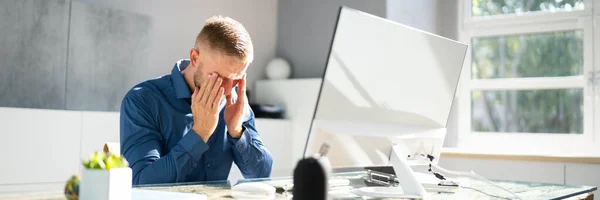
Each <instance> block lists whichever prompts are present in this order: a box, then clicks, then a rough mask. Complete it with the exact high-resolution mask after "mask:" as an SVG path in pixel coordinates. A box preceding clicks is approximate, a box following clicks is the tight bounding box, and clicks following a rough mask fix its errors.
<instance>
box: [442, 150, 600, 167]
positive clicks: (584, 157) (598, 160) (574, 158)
mask: <svg viewBox="0 0 600 200" xmlns="http://www.w3.org/2000/svg"><path fill="white" fill-rule="evenodd" d="M441 158H442V159H443V158H469V159H492V160H518V161H538V162H564V163H585V164H600V155H599V154H568V155H567V154H565V155H556V154H553V155H544V154H526V153H503V152H492V151H481V150H472V149H461V148H443V149H442V152H441Z"/></svg>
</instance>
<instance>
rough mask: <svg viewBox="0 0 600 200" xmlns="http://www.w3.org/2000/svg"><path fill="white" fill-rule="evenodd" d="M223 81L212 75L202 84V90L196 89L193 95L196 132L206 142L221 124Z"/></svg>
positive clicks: (193, 128) (194, 128)
mask: <svg viewBox="0 0 600 200" xmlns="http://www.w3.org/2000/svg"><path fill="white" fill-rule="evenodd" d="M222 82H223V79H222V78H221V77H219V76H218V75H217V74H215V73H211V74H210V75H209V76H208V77H207V78H206V79H204V81H203V83H202V88H198V87H194V94H192V115H193V116H194V126H193V127H192V130H194V132H196V133H197V134H198V135H199V136H200V138H202V140H203V141H204V142H206V141H208V138H210V136H211V135H212V134H213V132H214V131H215V128H216V127H217V124H218V123H219V102H220V101H221V98H222V97H223V92H224V88H223V87H221V83H222Z"/></svg>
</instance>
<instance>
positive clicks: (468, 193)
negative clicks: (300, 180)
mask: <svg viewBox="0 0 600 200" xmlns="http://www.w3.org/2000/svg"><path fill="white" fill-rule="evenodd" d="M365 176H366V172H347V173H336V174H334V176H333V178H342V179H348V180H350V187H340V188H339V189H332V190H330V194H331V196H332V197H333V199H362V198H361V197H359V196H356V195H354V194H352V193H351V192H350V190H352V189H355V188H360V187H365V186H367V182H366V181H364V179H363V178H364V177H365ZM291 178H292V177H279V178H267V179H247V180H241V181H239V182H238V183H241V182H255V181H258V182H263V181H278V180H289V181H292V180H291ZM492 182H494V183H495V184H497V185H499V186H501V187H504V188H506V189H508V190H510V191H511V192H514V193H515V194H517V195H519V197H520V198H521V199H532V200H533V199H565V198H570V197H575V196H580V195H585V194H588V193H591V192H593V191H595V190H596V189H597V188H596V187H595V186H574V185H560V184H545V183H529V182H517V181H492ZM235 184H237V183H235ZM235 184H233V183H231V182H229V181H213V182H197V183H178V184H158V185H144V186H138V187H137V188H139V189H145V190H160V191H176V192H192V193H200V194H206V195H207V196H208V198H209V199H232V198H233V197H232V196H231V191H230V188H231V187H232V186H233V185H235ZM431 197H432V199H512V198H514V197H513V196H512V195H511V194H509V193H507V192H504V191H502V190H500V189H497V188H496V187H493V186H491V185H489V184H487V183H485V182H481V181H468V183H465V181H462V182H461V187H460V188H459V189H458V191H457V192H455V193H452V194H449V193H444V194H440V193H431ZM276 199H292V196H291V192H289V193H288V192H282V193H278V194H277V197H276Z"/></svg>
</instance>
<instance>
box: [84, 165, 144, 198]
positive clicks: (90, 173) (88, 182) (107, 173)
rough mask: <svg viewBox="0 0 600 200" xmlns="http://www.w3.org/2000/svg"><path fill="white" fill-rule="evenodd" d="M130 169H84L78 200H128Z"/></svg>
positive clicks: (129, 195) (129, 193) (129, 194)
mask: <svg viewBox="0 0 600 200" xmlns="http://www.w3.org/2000/svg"><path fill="white" fill-rule="evenodd" d="M131 180H132V179H131V168H129V167H126V168H114V169H111V170H102V169H84V170H83V174H82V177H81V183H80V184H81V185H80V191H79V199H80V200H116V199H119V200H130V199H131Z"/></svg>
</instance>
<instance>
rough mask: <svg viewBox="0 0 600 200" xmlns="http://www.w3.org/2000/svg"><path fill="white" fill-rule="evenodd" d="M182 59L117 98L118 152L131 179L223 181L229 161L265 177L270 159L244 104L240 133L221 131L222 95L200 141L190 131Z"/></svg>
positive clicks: (251, 175) (254, 175) (250, 173)
mask: <svg viewBox="0 0 600 200" xmlns="http://www.w3.org/2000/svg"><path fill="white" fill-rule="evenodd" d="M188 64H189V60H180V61H178V62H177V63H176V64H175V66H174V67H173V71H172V73H171V75H165V76H162V77H159V78H156V79H152V80H147V81H144V82H142V83H140V84H138V85H136V86H134V87H133V88H132V89H131V90H130V91H129V92H127V94H126V95H125V97H124V98H123V102H122V104H121V115H120V119H121V122H120V123H121V131H120V132H121V134H120V136H121V153H122V154H123V156H124V157H125V158H126V159H127V161H128V162H129V165H130V167H131V169H132V171H133V184H134V185H137V184H151V183H174V182H192V181H209V180H225V179H227V178H228V175H229V171H230V169H231V166H232V163H233V162H235V164H236V165H237V167H238V168H239V169H240V171H241V172H242V175H243V176H244V177H245V178H263V177H269V176H270V174H271V166H272V163H273V161H272V158H271V154H270V153H269V151H268V150H267V149H266V148H265V146H264V145H263V142H262V139H261V138H260V136H259V135H258V133H257V131H256V128H255V125H254V113H253V112H252V110H251V109H250V106H246V108H247V109H248V110H247V112H245V113H246V115H245V116H244V122H243V124H242V127H243V133H242V136H241V137H240V138H237V139H236V138H232V137H231V136H229V134H228V133H227V126H226V125H225V121H224V120H223V119H224V118H223V113H224V112H223V111H224V105H225V100H223V101H222V102H221V107H220V110H221V111H220V115H219V122H218V125H217V128H216V129H215V131H214V133H213V134H212V136H210V138H209V139H208V141H207V142H206V143H205V142H204V141H202V139H201V138H200V136H198V134H196V133H195V132H194V131H193V130H192V125H193V116H192V111H191V107H190V106H191V104H190V101H191V92H190V89H189V87H188V85H187V83H186V82H185V80H184V78H183V75H182V74H181V70H183V69H184V68H185V67H187V65H188ZM232 94H233V95H235V92H232ZM233 98H234V99H236V98H237V97H236V96H234V97H233Z"/></svg>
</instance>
